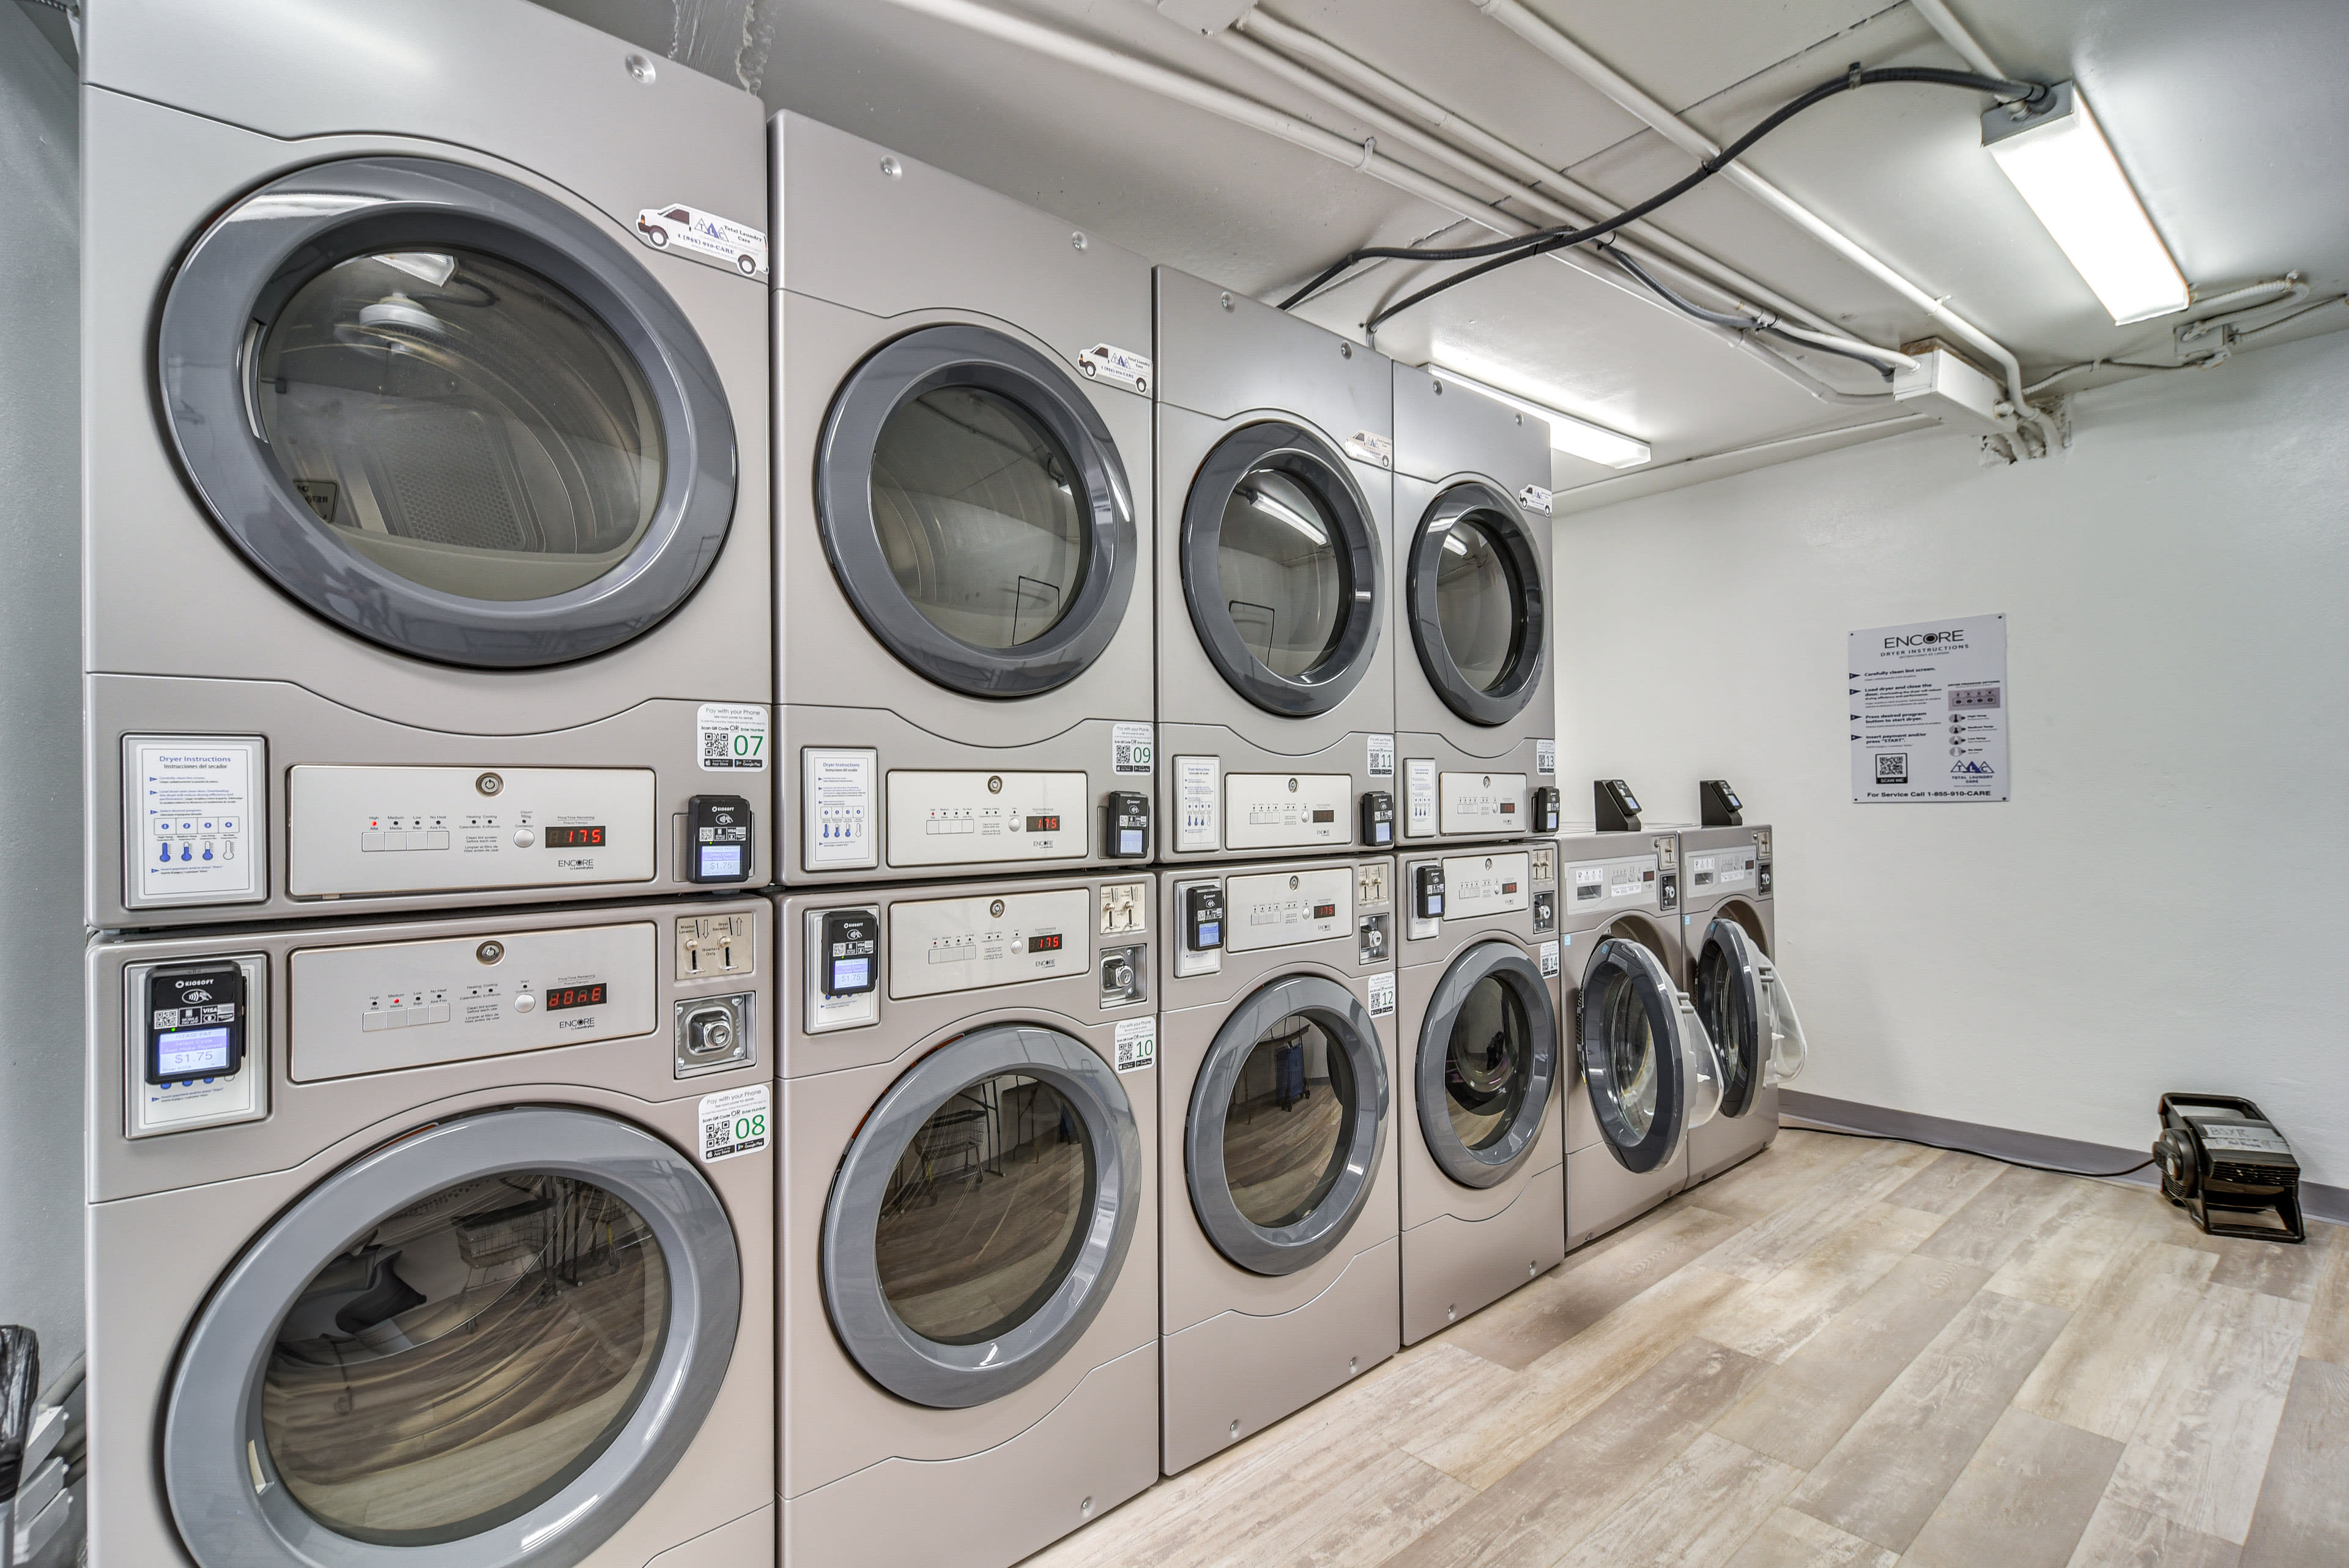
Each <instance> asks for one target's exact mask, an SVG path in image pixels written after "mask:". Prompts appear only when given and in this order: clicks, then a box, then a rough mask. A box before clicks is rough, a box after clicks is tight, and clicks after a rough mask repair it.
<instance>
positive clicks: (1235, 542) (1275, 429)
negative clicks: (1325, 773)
mask: <svg viewBox="0 0 2349 1568" xmlns="http://www.w3.org/2000/svg"><path fill="white" fill-rule="evenodd" d="M1182 564H1183V593H1184V597H1185V600H1186V601H1187V602H1188V604H1189V606H1190V610H1191V624H1192V628H1193V629H1194V630H1195V632H1196V633H1197V635H1198V638H1199V642H1200V647H1201V648H1202V649H1205V651H1206V655H1207V659H1208V661H1209V662H1210V663H1212V664H1214V665H1215V667H1216V671H1217V673H1219V674H1221V675H1222V676H1223V678H1224V680H1226V682H1228V683H1229V684H1230V686H1231V688H1232V690H1234V691H1237V692H1238V693H1239V694H1240V695H1241V696H1243V697H1246V698H1247V700H1248V701H1250V702H1253V703H1255V704H1256V705H1257V707H1259V708H1262V709H1264V710H1265V711H1268V712H1272V713H1278V714H1282V715H1284V716H1287V717H1291V718H1299V717H1306V716H1309V715H1311V714H1315V713H1325V712H1327V711H1330V709H1331V708H1333V707H1335V706H1336V705H1337V704H1338V703H1339V702H1340V701H1342V700H1343V699H1344V698H1345V696H1346V694H1347V693H1348V692H1350V691H1352V690H1353V689H1354V687H1355V685H1356V684H1357V683H1359V682H1360V681H1361V678H1362V675H1363V673H1364V672H1365V671H1366V670H1368V668H1369V666H1370V663H1371V658H1372V656H1373V654H1374V653H1375V652H1376V651H1377V649H1378V640H1379V623H1380V615H1381V586H1380V574H1381V564H1380V546H1379V542H1378V524H1377V523H1376V522H1375V521H1374V517H1373V514H1372V513H1371V508H1370V506H1369V504H1367V503H1366V502H1365V501H1364V499H1363V497H1362V493H1361V488H1360V487H1359V486H1358V485H1357V484H1356V483H1355V482H1354V479H1353V476H1352V474H1351V472H1350V469H1349V467H1348V462H1347V460H1346V459H1345V458H1343V457H1341V456H1340V455H1339V454H1338V453H1337V452H1334V451H1332V450H1331V449H1330V446H1329V444H1328V443H1327V442H1325V441H1322V440H1321V439H1320V438H1319V436H1317V435H1315V434H1313V433H1312V432H1311V431H1307V430H1305V429H1303V428H1301V427H1299V426H1297V425H1294V424H1290V423H1288V422H1286V421H1260V422H1258V423H1256V424H1250V425H1244V426H1242V427H1241V428H1240V429H1238V430H1237V431H1233V432H1232V433H1231V434H1229V435H1227V436H1226V437H1224V439H1223V440H1221V441H1217V442H1216V446H1215V448H1214V450H1213V451H1211V452H1208V454H1207V458H1206V462H1203V463H1201V464H1200V466H1199V472H1198V473H1197V475H1196V476H1195V478H1194V479H1193V480H1192V482H1191V492H1190V495H1189V498H1188V499H1187V500H1186V501H1185V504H1184V508H1183V545H1182Z"/></svg>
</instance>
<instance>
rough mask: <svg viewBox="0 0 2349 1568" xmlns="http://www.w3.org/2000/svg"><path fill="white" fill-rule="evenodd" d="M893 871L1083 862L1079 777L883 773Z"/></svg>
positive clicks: (1085, 811) (1084, 800)
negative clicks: (895, 868)
mask: <svg viewBox="0 0 2349 1568" xmlns="http://www.w3.org/2000/svg"><path fill="white" fill-rule="evenodd" d="M888 794H889V805H888V812H887V822H888V843H887V857H888V863H889V864H890V865H891V866H908V867H911V866H963V865H980V864H987V863H991V862H996V861H1003V860H1081V859H1083V858H1084V857H1085V834H1086V826H1087V824H1088V820H1089V818H1090V817H1091V815H1092V806H1091V804H1090V802H1089V799H1088V797H1087V794H1086V792H1085V775H1084V774H1081V773H1059V774H1043V773H1025V774H1021V773H1005V774H990V773H980V772H976V771H973V772H946V771H939V772H916V771H912V770H899V771H895V772H892V773H891V774H889V790H888Z"/></svg>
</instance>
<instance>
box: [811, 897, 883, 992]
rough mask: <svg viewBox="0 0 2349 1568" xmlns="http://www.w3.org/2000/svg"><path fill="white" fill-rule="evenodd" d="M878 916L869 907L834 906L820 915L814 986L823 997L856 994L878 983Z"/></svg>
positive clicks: (869, 989) (879, 929)
mask: <svg viewBox="0 0 2349 1568" xmlns="http://www.w3.org/2000/svg"><path fill="white" fill-rule="evenodd" d="M880 952H881V919H880V917H879V916H877V915H875V914H874V912H873V911H872V910H870V909H834V910H833V911H832V912H831V913H829V914H827V915H825V916H824V918H823V952H822V954H821V956H820V957H819V958H818V960H817V961H818V962H819V963H820V964H821V965H822V966H823V967H822V971H821V973H822V978H821V979H820V980H819V981H817V989H818V990H820V991H822V992H823V993H824V995H826V996H856V995H860V994H862V993H863V992H868V991H871V990H873V989H874V987H875V986H877V985H879V984H880V982H881V977H880V976H879V975H878V974H877V973H875V972H874V971H876V970H877V969H878V968H879V967H880V965H879V962H878V960H879V957H880Z"/></svg>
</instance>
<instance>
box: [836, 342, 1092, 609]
mask: <svg viewBox="0 0 2349 1568" xmlns="http://www.w3.org/2000/svg"><path fill="white" fill-rule="evenodd" d="M1080 484H1081V481H1080V479H1079V476H1078V473H1077V468H1076V464H1075V462H1074V461H1073V460H1071V457H1070V456H1069V454H1068V453H1067V452H1065V451H1063V450H1062V449H1061V443H1060V442H1059V441H1056V440H1054V439H1053V437H1052V434H1051V432H1050V431H1048V430H1046V429H1045V427H1044V426H1043V424H1042V423H1041V422H1040V421H1038V420H1037V419H1036V418H1035V416H1034V415H1032V414H1030V412H1029V411H1028V410H1025V409H1023V408H1021V407H1020V406H1019V404H1018V403H1016V402H1014V401H1012V400H1010V399H1009V398H1006V397H1003V396H1001V395H999V394H998V393H996V392H992V391H989V390H987V389H983V388H978V387H960V386H948V387H940V388H936V389H933V390H931V391H927V392H924V393H922V394H921V395H920V396H918V397H915V398H911V399H908V400H906V401H905V402H904V403H903V404H901V405H899V406H898V407H897V408H896V409H895V410H894V411H893V412H892V413H891V414H890V415H889V417H888V420H887V421H886V422H885V423H884V424H883V425H882V427H881V434H880V437H879V439H878V441H876V442H875V444H874V453H873V481H872V497H873V522H874V528H875V530H876V531H877V532H878V533H879V535H880V537H881V547H882V550H883V552H884V553H885V556H887V558H888V562H889V569H890V571H891V572H892V573H893V574H894V575H895V577H896V579H897V586H898V587H901V588H903V589H904V590H905V597H907V598H910V599H911V600H913V602H914V607H915V608H916V609H917V610H919V611H920V612H921V613H922V615H923V616H924V617H925V618H926V619H927V620H928V621H929V622H930V624H931V625H933V626H935V627H936V628H938V629H939V630H940V631H943V632H945V633H946V634H947V636H949V637H954V638H958V639H961V640H962V641H964V642H966V643H968V644H970V645H971V646H972V647H974V648H983V649H1007V648H1016V647H1018V646H1019V645H1020V644H1022V643H1026V642H1032V641H1034V640H1035V639H1037V638H1039V637H1041V636H1043V635H1044V633H1045V632H1047V631H1049V630H1050V629H1051V628H1053V627H1054V626H1055V625H1057V624H1058V623H1059V621H1060V619H1061V616H1062V615H1063V614H1064V613H1065V612H1066V611H1067V609H1068V607H1069V605H1070V603H1071V600H1073V599H1074V597H1076V592H1077V588H1078V586H1079V584H1080V583H1081V581H1082V580H1083V577H1084V574H1085V569H1086V566H1087V564H1088V563H1087V560H1086V554H1087V550H1088V547H1089V542H1090V539H1091V536H1092V531H1091V529H1090V527H1089V526H1088V524H1089V521H1090V514H1089V511H1088V503H1087V502H1086V500H1085V499H1084V497H1083V496H1082V495H1081V493H1080Z"/></svg>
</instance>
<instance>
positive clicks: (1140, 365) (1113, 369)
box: [1077, 343, 1151, 392]
mask: <svg viewBox="0 0 2349 1568" xmlns="http://www.w3.org/2000/svg"><path fill="white" fill-rule="evenodd" d="M1077 369H1079V370H1080V371H1081V372H1083V373H1084V376H1085V378H1086V379H1088V380H1094V381H1107V382H1110V383H1111V384H1112V385H1114V386H1119V387H1123V388H1125V389H1127V390H1128V391H1133V392H1147V391H1149V390H1150V370H1151V365H1150V356H1149V355H1147V354H1137V353H1135V352H1134V351H1133V349H1131V348H1119V347H1118V346H1117V345H1116V344H1114V343H1096V344H1094V345H1093V346H1092V348H1088V349H1086V350H1085V351H1084V352H1083V353H1081V354H1080V355H1078V356H1077Z"/></svg>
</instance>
